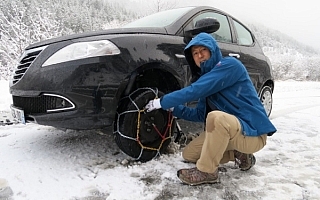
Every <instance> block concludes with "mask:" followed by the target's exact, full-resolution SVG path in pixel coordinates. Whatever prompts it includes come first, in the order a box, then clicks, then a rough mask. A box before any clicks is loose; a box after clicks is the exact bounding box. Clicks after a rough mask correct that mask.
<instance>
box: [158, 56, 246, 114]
mask: <svg viewBox="0 0 320 200" xmlns="http://www.w3.org/2000/svg"><path fill="white" fill-rule="evenodd" d="M244 70H245V68H244V66H243V65H242V64H241V63H239V61H236V60H235V58H233V59H225V60H224V61H223V62H221V63H219V64H218V65H216V66H215V67H214V68H213V69H211V71H209V72H208V73H206V74H204V75H202V76H201V77H200V78H199V79H198V80H197V81H196V82H194V83H192V84H191V85H190V86H187V87H185V88H182V89H180V90H177V91H174V92H171V93H169V94H166V95H164V96H163V97H162V99H161V107H162V108H163V109H169V108H171V107H176V106H178V105H182V104H185V103H187V102H191V101H197V100H198V99H200V98H206V97H208V96H210V95H212V94H215V93H217V92H219V91H221V90H224V89H226V88H228V87H230V86H231V85H233V84H235V83H236V82H237V81H238V80H239V79H240V77H241V76H243V73H245V71H244Z"/></svg>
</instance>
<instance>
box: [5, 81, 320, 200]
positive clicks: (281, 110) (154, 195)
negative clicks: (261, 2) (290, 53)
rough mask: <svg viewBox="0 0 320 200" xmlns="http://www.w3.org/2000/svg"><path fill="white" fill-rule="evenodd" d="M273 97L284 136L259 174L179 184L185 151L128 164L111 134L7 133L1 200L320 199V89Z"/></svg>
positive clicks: (17, 129) (231, 173)
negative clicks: (195, 183) (124, 161)
mask: <svg viewBox="0 0 320 200" xmlns="http://www.w3.org/2000/svg"><path fill="white" fill-rule="evenodd" d="M0 93H1V96H0V119H1V120H2V119H6V118H9V119H10V109H9V105H10V103H11V97H10V94H9V92H8V82H6V81H0ZM273 97H274V106H273V111H272V114H271V117H270V118H271V120H272V122H273V123H274V125H275V126H276V128H277V129H278V132H277V133H275V134H274V135H273V136H272V137H269V138H268V141H267V146H266V147H265V148H264V149H262V150H261V151H260V152H258V153H256V154H255V155H256V158H257V164H256V165H255V167H254V168H252V169H251V170H249V171H248V172H242V171H240V170H239V169H236V168H235V167H234V163H231V162H230V163H228V164H226V165H224V167H225V168H226V169H227V171H226V172H220V181H221V183H218V184H213V185H200V186H187V185H183V184H181V183H180V182H179V180H178V178H177V177H176V171H177V170H178V169H180V168H185V167H193V166H194V165H192V164H188V163H184V162H182V158H181V154H180V152H181V151H176V153H174V154H166V155H162V156H161V157H160V158H158V159H156V160H152V161H150V162H147V163H142V164H141V163H140V164H139V163H137V164H133V165H123V164H121V162H122V161H123V160H124V159H126V158H128V157H127V156H126V155H124V154H122V153H120V151H119V149H118V147H117V146H116V144H115V143H114V141H113V137H112V134H111V131H110V134H108V133H101V132H98V131H73V130H67V131H62V130H57V129H55V128H52V127H45V126H39V125H36V124H27V125H22V124H16V125H7V126H0V200H4V199H8V200H20V199H21V200H26V199H27V200H44V199H46V200H58V199H59V200H61V199H63V200H89V199H90V200H91V199H92V200H93V199H94V200H102V199H106V200H136V199H137V200H138V199H139V200H163V199H167V200H169V199H170V200H171V199H182V200H193V199H199V200H202V199H210V200H211V199H227V200H237V199H239V200H242V199H263V200H264V199H270V200H274V199H281V200H282V199H283V200H290V199H295V200H302V199H303V200H316V199H320V176H319V175H320V166H319V163H320V156H319V152H320V82H295V81H285V82H276V89H275V92H274V96H273ZM1 120H0V121H1ZM182 128H183V131H184V132H188V129H186V128H184V127H182Z"/></svg>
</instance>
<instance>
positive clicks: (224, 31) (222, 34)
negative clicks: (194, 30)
mask: <svg viewBox="0 0 320 200" xmlns="http://www.w3.org/2000/svg"><path fill="white" fill-rule="evenodd" d="M208 17H211V18H216V19H217V20H218V21H219V23H220V28H219V30H217V31H216V32H214V33H212V34H211V35H212V36H213V37H214V38H215V39H216V40H217V41H219V42H227V43H231V42H232V40H231V31H230V26H229V22H228V19H227V16H225V15H222V14H220V13H215V12H205V13H201V14H200V15H198V16H197V17H195V18H194V19H193V27H194V25H195V23H196V21H198V20H200V19H203V18H208Z"/></svg>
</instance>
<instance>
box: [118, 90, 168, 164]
mask: <svg viewBox="0 0 320 200" xmlns="http://www.w3.org/2000/svg"><path fill="white" fill-rule="evenodd" d="M156 96H157V94H156V92H155V91H154V90H152V89H151V88H145V89H138V90H137V91H135V92H133V93H132V94H130V95H129V96H128V97H127V98H124V99H123V100H122V101H121V102H120V105H119V107H118V111H117V116H116V120H115V126H114V138H115V142H116V144H117V145H118V147H119V148H120V149H121V150H122V151H123V152H124V153H125V154H127V155H129V156H131V157H133V158H135V159H136V160H139V161H143V162H146V161H149V160H151V159H153V158H155V157H156V156H158V155H159V154H161V153H163V152H164V151H165V149H166V148H167V147H168V145H169V144H170V142H171V139H172V134H173V130H172V126H171V125H172V123H173V116H172V114H171V113H170V112H167V111H165V110H163V109H159V110H154V111H152V112H143V107H144V106H145V105H146V104H147V103H148V102H149V100H151V99H154V98H156Z"/></svg>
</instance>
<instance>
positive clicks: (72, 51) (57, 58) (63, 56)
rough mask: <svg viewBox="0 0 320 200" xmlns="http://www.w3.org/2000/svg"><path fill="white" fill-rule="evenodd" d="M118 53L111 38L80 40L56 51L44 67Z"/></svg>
mask: <svg viewBox="0 0 320 200" xmlns="http://www.w3.org/2000/svg"><path fill="white" fill-rule="evenodd" d="M117 54H120V50H119V48H118V47H117V46H116V45H114V44H113V43H112V42H110V41H109V40H99V41H90V42H78V43H73V44H70V45H68V46H66V47H64V48H62V49H60V50H59V51H57V52H56V53H54V54H53V55H52V56H50V57H49V58H48V60H46V61H45V62H44V63H43V65H42V67H46V66H48V65H53V64H57V63H62V62H67V61H71V60H78V59H83V58H88V57H96V56H106V55H117Z"/></svg>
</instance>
